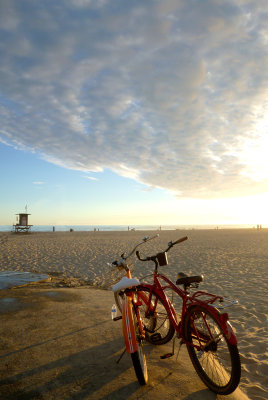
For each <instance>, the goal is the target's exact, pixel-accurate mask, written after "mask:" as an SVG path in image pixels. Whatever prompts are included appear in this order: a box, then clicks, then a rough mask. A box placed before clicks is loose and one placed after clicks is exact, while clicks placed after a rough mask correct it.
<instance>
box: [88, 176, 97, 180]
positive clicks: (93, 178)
mask: <svg viewBox="0 0 268 400" xmlns="http://www.w3.org/2000/svg"><path fill="white" fill-rule="evenodd" d="M85 178H86V179H89V180H90V181H98V178H95V177H94V176H85Z"/></svg>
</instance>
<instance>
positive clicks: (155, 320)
mask: <svg viewBox="0 0 268 400" xmlns="http://www.w3.org/2000/svg"><path fill="white" fill-rule="evenodd" d="M138 293H139V295H138V298H139V301H140V302H141V303H142V304H141V305H140V306H139V310H140V313H141V317H142V320H143V326H144V330H145V334H146V340H147V341H148V342H149V343H151V344H155V345H158V346H160V345H162V344H165V343H168V342H169V341H170V340H171V339H172V338H173V336H174V332H175V329H174V327H173V325H172V324H171V322H170V319H169V316H168V311H167V309H166V306H165V305H164V303H163V301H162V299H161V298H160V297H158V295H157V294H155V293H154V292H152V300H151V302H152V303H154V304H155V302H156V301H157V305H156V309H155V312H154V313H153V314H152V315H148V316H147V317H145V310H146V307H147V306H148V301H149V293H150V290H149V289H148V288H147V287H144V286H142V285H140V286H139V290H138ZM143 294H145V295H144V296H143ZM156 334H157V335H156Z"/></svg>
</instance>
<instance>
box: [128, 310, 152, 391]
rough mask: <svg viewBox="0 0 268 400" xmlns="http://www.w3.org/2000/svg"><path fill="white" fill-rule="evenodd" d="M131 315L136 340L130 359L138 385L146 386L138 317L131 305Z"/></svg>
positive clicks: (146, 379) (146, 373)
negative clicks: (134, 349)
mask: <svg viewBox="0 0 268 400" xmlns="http://www.w3.org/2000/svg"><path fill="white" fill-rule="evenodd" d="M132 315H133V322H134V327H135V332H136V338H137V351H135V352H134V353H131V359H132V363H133V366H134V370H135V373H136V376H137V378H138V381H139V383H140V385H146V383H147V382H148V372H147V363H146V358H145V354H144V351H143V345H142V339H141V337H140V331H139V326H138V317H137V314H136V309H135V307H134V306H133V304H132Z"/></svg>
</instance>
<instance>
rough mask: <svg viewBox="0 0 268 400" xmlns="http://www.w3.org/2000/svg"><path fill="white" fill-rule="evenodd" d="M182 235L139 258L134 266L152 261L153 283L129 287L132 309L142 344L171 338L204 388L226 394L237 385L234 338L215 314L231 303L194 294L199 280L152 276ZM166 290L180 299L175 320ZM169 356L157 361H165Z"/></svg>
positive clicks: (224, 315) (222, 315)
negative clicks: (176, 340) (141, 330)
mask: <svg viewBox="0 0 268 400" xmlns="http://www.w3.org/2000/svg"><path fill="white" fill-rule="evenodd" d="M187 239H188V238H187V236H186V237H183V238H181V239H179V240H177V241H175V242H169V243H168V247H167V249H166V250H165V251H163V252H160V253H158V254H156V255H153V256H150V257H145V258H141V257H140V254H139V252H138V251H136V255H137V257H138V259H139V260H140V261H153V262H154V265H155V269H154V274H153V277H154V281H153V284H148V283H141V284H140V285H139V286H137V287H136V288H135V291H136V294H137V301H136V304H137V305H138V306H139V309H140V314H141V316H142V320H143V325H144V331H145V334H146V340H148V341H149V342H151V343H153V344H156V345H161V344H164V343H167V342H168V341H170V340H171V339H172V338H173V336H174V333H175V332H176V335H177V337H178V338H180V339H181V341H180V345H181V344H183V343H185V344H186V346H187V349H188V353H189V356H190V359H191V361H192V364H193V366H194V368H195V370H196V372H197V374H198V375H199V377H200V378H201V379H202V381H203V382H204V383H205V384H206V385H207V387H208V388H209V389H211V390H212V391H213V392H215V393H218V394H222V395H227V394H230V393H232V392H233V391H234V390H235V389H236V387H237V386H238V384H239V381H240V376H241V364H240V357H239V352H238V348H237V339H236V336H235V333H234V331H233V329H232V326H231V324H230V322H229V316H228V314H227V313H226V312H224V313H221V310H223V309H224V308H226V307H229V306H231V305H233V304H236V303H237V301H235V300H230V299H227V298H225V297H223V296H218V295H214V294H211V293H208V292H205V291H200V290H198V291H195V292H194V293H191V289H192V288H194V289H196V288H198V286H199V284H200V283H201V282H202V281H203V280H204V277H203V276H202V275H198V276H187V275H186V274H184V273H182V272H180V273H179V274H178V279H177V281H176V284H174V283H173V282H172V281H171V280H170V279H168V278H167V277H166V276H165V275H163V274H160V273H159V272H158V267H159V266H165V265H167V264H168V259H167V252H168V251H169V250H170V249H171V248H172V247H173V246H174V245H176V244H178V243H181V242H183V241H185V240H187ZM170 290H171V291H172V292H173V293H175V294H177V295H178V296H179V297H180V298H181V299H182V307H181V314H180V318H179V319H178V318H177V314H176V312H175V309H174V306H173V304H172V301H171V300H170V298H169V296H168V294H167V293H169V292H170ZM116 297H117V304H120V300H119V299H120V292H117V294H116V296H115V298H116ZM173 354H174V344H173V351H172V353H168V354H165V355H164V356H162V358H168V357H171V356H172V355H173Z"/></svg>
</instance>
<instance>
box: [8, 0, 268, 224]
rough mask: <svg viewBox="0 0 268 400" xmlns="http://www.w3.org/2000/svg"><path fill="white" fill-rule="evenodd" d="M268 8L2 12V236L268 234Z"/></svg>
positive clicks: (96, 5)
mask: <svg viewBox="0 0 268 400" xmlns="http://www.w3.org/2000/svg"><path fill="white" fill-rule="evenodd" d="M267 18H268V5H267V2H266V1H262V0H259V1H257V2H256V1H249V0H238V1H237V0H233V1H232V0H230V1H216V0H203V1H196V0H187V1H186V0H184V1H179V0H176V1H175V0H165V1H160V0H148V1H146V2H144V1H139V0H136V1H125V0H113V1H112V0H62V1H60V2H55V1H48V0H44V1H42V2H36V1H31V0H20V1H18V0H2V1H1V3H0V37H1V39H0V40H1V42H0V60H1V62H0V167H1V180H0V187H1V199H0V206H1V207H0V225H7V224H12V223H13V222H14V214H16V213H17V212H22V211H24V207H25V205H26V204H27V205H28V210H29V212H30V213H31V214H32V216H31V223H33V224H52V225H56V224H82V223H84V224H92V225H102V224H127V225H128V224H130V225H133V224H156V225H158V224H160V225H165V224H179V225H180V224H224V223H226V224H231V223H234V224H241V223H244V224H260V223H261V224H263V225H265V224H267V225H268V215H267V201H268V163H267V148H268V129H267V127H268V117H267V116H268V101H267V99H268V95H267V87H268V85H267V82H268V70H267V68H266V67H265V66H267V65H268V55H267V49H268V46H267V45H268V43H267V42H268V39H267V38H268V29H267V26H268V25H267Z"/></svg>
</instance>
